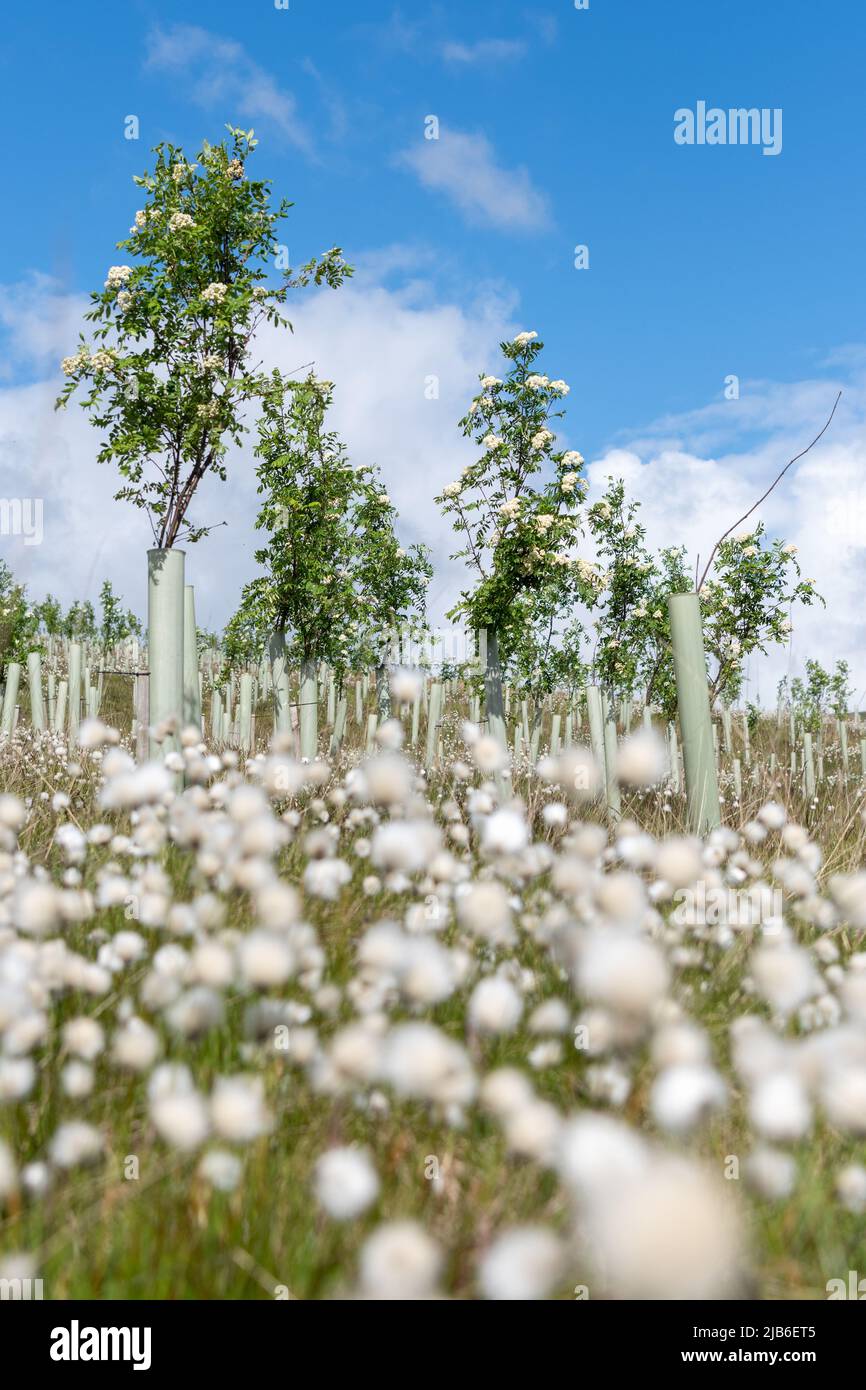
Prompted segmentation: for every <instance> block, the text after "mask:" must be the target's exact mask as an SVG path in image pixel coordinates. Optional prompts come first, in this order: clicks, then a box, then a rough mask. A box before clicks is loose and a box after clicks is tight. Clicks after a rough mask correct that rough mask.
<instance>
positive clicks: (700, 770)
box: [668, 593, 722, 835]
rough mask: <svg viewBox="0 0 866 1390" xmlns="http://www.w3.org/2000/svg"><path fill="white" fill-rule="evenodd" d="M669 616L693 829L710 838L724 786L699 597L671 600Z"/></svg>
mask: <svg viewBox="0 0 866 1390" xmlns="http://www.w3.org/2000/svg"><path fill="white" fill-rule="evenodd" d="M668 612H669V614H670V620H671V641H672V644H673V656H674V677H675V679H676V686H677V707H678V710H679V717H680V733H681V736H682V745H683V766H684V768H685V776H686V798H687V802H688V815H689V826H690V828H691V829H692V830H693V831H694V832H695V834H697V835H705V834H706V833H707V831H708V830H714V829H715V828H716V826H718V825H720V824H721V820H722V813H721V807H720V805H719V784H718V779H717V777H716V760H715V757H714V753H713V728H712V719H711V717H710V695H709V688H708V686H707V666H706V659H705V657H704V637H703V632H702V630H701V606H700V599H699V598H698V595H697V594H696V593H691V594H670V595H669V596H668Z"/></svg>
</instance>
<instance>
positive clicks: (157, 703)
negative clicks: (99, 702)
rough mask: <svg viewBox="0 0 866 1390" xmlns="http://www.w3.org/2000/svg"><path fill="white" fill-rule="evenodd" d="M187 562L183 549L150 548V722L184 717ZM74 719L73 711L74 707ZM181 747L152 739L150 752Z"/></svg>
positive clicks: (155, 724)
mask: <svg viewBox="0 0 866 1390" xmlns="http://www.w3.org/2000/svg"><path fill="white" fill-rule="evenodd" d="M184 562H185V556H184V552H183V551H182V550H173V549H172V550H149V551H148V552H147V646H148V659H149V663H150V726H151V728H152V729H155V728H157V727H158V726H159V725H160V724H162V723H164V722H165V721H166V720H170V719H174V720H177V721H181V720H182V719H183V706H184V690H183V627H184V623H183V618H184ZM70 719H71V711H70ZM176 747H177V740H176V739H175V738H174V737H172V738H169V739H166V740H165V742H164V743H163V744H162V745H161V746H160V744H158V743H157V742H156V741H155V740H154V739H151V744H150V756H151V757H152V758H155V757H158V756H159V754H160V753H161V752H168V751H169V750H170V749H173V748H176Z"/></svg>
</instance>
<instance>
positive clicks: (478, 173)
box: [397, 128, 550, 232]
mask: <svg viewBox="0 0 866 1390" xmlns="http://www.w3.org/2000/svg"><path fill="white" fill-rule="evenodd" d="M397 159H398V163H400V164H402V165H404V166H405V167H406V168H409V169H411V170H412V172H413V173H414V174H415V175H416V176H417V177H418V178H419V179H420V181H421V183H422V184H423V185H424V187H425V188H430V189H433V190H435V191H436V192H439V193H444V194H445V195H446V196H447V197H448V198H450V199H451V201H452V202H453V203H456V205H457V207H458V208H460V210H461V212H462V213H463V214H464V215H465V217H466V218H467V220H468V221H469V222H473V223H489V224H491V225H493V226H495V227H502V228H504V229H506V230H508V231H517V232H528V231H536V230H539V229H541V228H543V227H545V226H546V225H547V223H548V222H549V216H550V214H549V209H548V203H547V199H546V197H545V195H544V194H543V193H542V192H540V190H539V189H537V188H536V187H535V185H534V184H533V182H532V178H531V176H530V174H529V172H528V170H526V169H525V168H523V167H519V168H516V169H505V168H503V167H502V165H500V164H499V163H497V159H496V151H495V150H494V148H493V146H492V145H491V143H490V141H489V140H488V139H487V136H486V135H482V134H480V133H479V134H475V135H473V134H471V133H469V132H467V131H460V130H448V129H444V128H443V129H441V130H440V132H439V139H438V140H427V139H421V140H419V141H418V143H417V144H416V145H412V146H410V147H409V148H408V149H405V150H403V151H402V152H401V153H400V155H398V157H397Z"/></svg>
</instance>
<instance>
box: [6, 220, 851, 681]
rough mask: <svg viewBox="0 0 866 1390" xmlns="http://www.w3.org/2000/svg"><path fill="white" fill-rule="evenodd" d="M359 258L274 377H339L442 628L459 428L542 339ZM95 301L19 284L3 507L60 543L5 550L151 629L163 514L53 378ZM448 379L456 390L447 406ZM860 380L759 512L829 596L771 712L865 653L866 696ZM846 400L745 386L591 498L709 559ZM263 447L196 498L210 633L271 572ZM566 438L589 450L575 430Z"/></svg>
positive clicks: (353, 438)
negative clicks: (804, 676)
mask: <svg viewBox="0 0 866 1390" xmlns="http://www.w3.org/2000/svg"><path fill="white" fill-rule="evenodd" d="M356 259H359V270H358V275H357V277H356V278H355V279H354V280H353V281H351V282H349V283H348V284H347V285H346V286H344V287H343V288H342V289H340V290H337V291H330V290H321V291H316V292H314V293H312V294H309V295H306V296H301V297H299V298H298V299H297V301H296V302H295V303H294V304H293V306H292V309H291V317H292V322H293V325H294V330H295V331H294V333H293V334H290V333H286V332H278V331H277V330H274V329H268V330H267V332H266V333H263V334H262V335H261V338H260V341H259V343H258V344H257V347H258V350H259V355H260V356H261V357H262V358H263V360H264V364H265V366H266V367H270V366H279V367H280V368H282V369H283V370H284V371H290V370H293V369H295V368H297V367H298V366H299V365H300V364H302V363H307V362H310V361H314V362H315V370H316V371H317V373H319V374H320V375H321V376H324V377H327V378H328V379H330V380H333V381H334V382H335V383H336V388H335V405H334V412H333V425H334V428H335V429H337V430H339V431H340V433H341V434H342V435H343V437H344V438H345V440H346V442H347V444H348V447H349V451H350V456H351V457H352V458H353V460H354V461H356V462H359V463H378V464H379V465H380V466H381V468H382V471H383V475H384V478H385V481H386V483H387V486H388V489H389V492H390V493H391V495H392V497H393V498H394V501H395V503H396V505H397V507H398V510H399V512H400V528H401V534H402V535H403V536H404V538H405V539H406V540H407V541H415V540H418V541H423V542H425V543H426V544H428V545H430V546H431V548H432V550H433V558H434V564H435V567H436V573H435V577H434V581H433V586H432V590H431V616H432V618H433V620H434V622H436V623H437V624H438V623H441V622H442V618H443V614H444V612H445V610H446V609H447V608H448V607H449V606H450V605H451V604H452V603H453V602H454V601H455V600H456V598H457V595H458V592H459V589H460V586H461V584H462V583H463V582H464V578H465V570H464V568H463V566H462V562H453V563H452V562H449V560H448V556H449V554H450V553H451V551H452V550H454V549H456V548H457V546H456V543H455V542H456V538H455V536H454V535H453V533H452V532H451V529H450V526H449V525H448V524H447V523H446V522H445V521H444V520H443V518H442V517H441V516H440V515H439V513H438V510H437V509H436V507H435V506H434V504H433V497H434V495H435V494H436V493H438V492H439V491H441V489H442V487H443V485H444V484H445V483H446V482H449V481H451V480H452V479H454V478H456V477H458V476H459V474H460V471H461V469H462V468H463V467H464V466H465V464H466V463H467V462H469V461H470V460H471V459H472V458H473V451H472V446H471V443H470V442H469V441H467V440H464V439H463V438H462V437H461V435H460V434H459V431H458V429H457V421H458V420H459V419H460V417H461V416H462V415H463V413H464V411H465V408H466V405H467V403H468V401H469V399H470V397H471V396H472V395H473V394H474V392H475V389H476V386H477V379H478V375H479V373H481V372H483V371H484V370H488V369H495V368H496V363H497V357H498V346H497V345H498V343H499V342H500V340H502V339H503V338H507V337H510V336H512V335H513V332H514V331H515V327H523V325H522V324H517V325H515V323H514V322H513V319H514V310H515V307H516V306H515V301H514V298H513V297H510V296H509V295H508V294H506V293H504V292H502V291H500V292H499V293H498V294H497V293H491V291H490V289H489V288H488V287H485V288H484V290H483V291H479V292H478V293H477V299H476V300H475V301H472V300H471V299H467V298H463V297H461V296H460V295H459V294H457V293H455V295H454V302H450V303H443V302H441V301H437V300H436V298H435V297H434V295H433V292H432V290H431V287H430V282H429V271H428V263H427V260H426V257H425V255H424V253H423V252H421V251H418V250H417V249H413V248H411V247H404V246H396V247H390V248H385V249H384V250H382V251H380V252H377V253H376V254H375V255H372V256H370V257H361V258H356ZM386 278H387V279H388V280H389V284H388V285H385V284H383V283H382V281H383V280H384V279H386ZM392 280H393V281H394V282H395V286H394V287H391V285H390V282H391V281H392ZM400 282H402V283H400ZM84 307H85V301H84V299H83V297H82V296H80V295H65V294H64V293H63V291H62V290H61V288H60V287H58V286H57V285H56V284H55V283H54V282H52V281H49V280H48V279H47V278H45V277H33V278H32V279H31V280H30V281H28V282H27V283H26V284H25V285H19V286H11V287H0V321H2V322H3V323H4V324H6V325H7V327H8V328H9V330H10V333H9V335H7V337H8V342H7V345H6V348H5V352H4V357H5V359H6V360H7V361H8V362H9V363H10V366H11V369H12V371H13V373H14V379H16V380H17V379H18V378H19V377H20V375H21V373H22V372H23V371H25V370H26V371H29V373H30V375H31V377H33V376H34V375H37V376H38V379H37V380H36V381H35V382H34V383H33V384H30V385H11V384H7V385H5V386H0V497H6V498H14V497H40V498H42V499H43V504H44V533H45V539H44V543H43V544H42V545H41V546H27V545H25V544H24V542H23V538H15V537H8V536H6V537H0V555H2V557H3V558H4V559H5V560H7V561H8V563H9V564H10V565H11V567H12V569H13V572H14V573H15V574H16V575H17V576H19V577H20V578H21V579H23V580H25V581H26V582H27V584H28V586H29V590H30V592H31V594H32V595H33V596H34V597H42V596H43V595H44V594H45V592H46V591H48V590H51V591H53V592H55V593H58V594H60V595H61V596H62V597H63V599H64V601H65V602H67V603H69V602H70V601H71V600H72V599H73V598H81V599H84V598H89V599H91V600H92V601H95V600H96V599H97V596H98V590H99V585H100V583H101V581H102V579H103V578H104V577H106V576H108V577H110V578H111V580H112V582H113V584H114V586H115V588H116V589H118V590H119V591H120V592H121V593H122V594H123V595H124V597H125V599H126V601H127V602H129V603H131V604H132V605H133V606H134V607H135V608H136V611H137V612H139V613H140V614H142V615H143V614H144V611H145V576H146V567H145V561H144V552H145V550H146V549H147V547H148V546H149V545H150V544H152V541H151V537H150V534H149V531H148V527H147V523H146V520H145V518H144V516H143V514H142V513H139V512H137V511H136V510H135V509H134V508H133V507H131V506H130V505H129V504H128V503H123V502H115V501H114V500H113V494H114V492H115V491H116V489H117V487H118V479H117V475H116V472H115V470H114V469H113V468H112V467H110V466H107V465H106V466H101V465H99V464H97V463H96V452H97V447H98V442H99V436H98V434H97V433H96V432H95V431H94V430H92V429H91V427H90V426H89V425H88V423H87V419H86V417H85V415H84V412H83V411H81V410H80V409H79V408H78V407H77V405H76V404H75V403H74V401H73V403H72V404H70V406H69V407H68V409H67V410H66V411H63V412H59V413H55V412H54V409H53V403H54V398H55V396H56V394H57V389H58V385H59V376H58V374H57V371H56V366H53V365H52V374H51V376H50V377H48V375H47V371H46V364H47V363H51V364H56V362H57V361H58V360H59V358H60V357H61V356H62V355H63V354H64V353H65V352H67V351H68V350H69V348H70V347H71V346H72V345H73V344H74V342H75V338H76V335H77V329H78V326H79V322H80V314H81V311H82V309H83V308H84ZM12 330H14V333H13V332H12ZM40 373H41V375H40ZM432 377H437V378H438V389H439V396H438V399H433V400H429V399H427V398H426V395H425V386H427V385H428V380H429V378H432ZM840 384H842V385H844V389H845V394H844V396H843V400H842V403H841V405H840V407H839V410H838V411H837V415H836V418H835V419H834V421H833V424H832V426H831V428H830V430H829V431H828V433H827V435H826V436H825V437H824V439H823V440H822V441H821V443H820V444H819V445H817V446H816V448H815V449H814V450H813V451H812V452H811V453H810V454H808V455H807V457H806V458H804V459H803V460H801V461H800V463H798V464H797V465H795V467H794V468H792V469H791V472H790V473H789V474H788V476H787V477H786V478H785V479H784V480H783V481H782V483H781V484H780V485H779V487H778V488H777V489H776V491H775V492H774V493H773V494H772V496H771V497H770V499H768V501H767V502H766V503H765V504H764V505H763V506H762V507H761V509H760V512H759V513H758V515H759V516H760V517H761V518H762V519H763V520H764V521H765V522H766V524H767V527H768V529H769V530H770V531H771V533H772V534H774V535H777V536H781V537H784V538H785V539H787V540H791V541H793V542H794V543H795V544H796V545H797V546H798V547H799V552H800V553H799V558H800V561H801V564H802V569H803V573H804V575H808V576H809V577H810V578H813V579H814V580H815V581H816V583H817V586H818V589H819V590H820V592H821V593H822V594H823V595H824V596H825V598H826V600H827V609H826V610H824V609H821V608H815V609H811V610H810V609H805V610H802V609H801V610H799V611H795V613H794V614H793V618H794V634H793V642H792V648H791V651H790V652H789V651H788V650H787V649H785V648H783V649H776V651H775V652H774V653H773V654H772V656H771V657H770V658H768V659H764V658H760V659H755V660H753V662H752V666H751V669H750V673H749V674H750V679H751V684H750V687H749V690H750V694H751V695H752V696H754V695H755V694H756V693H760V696H761V699H762V701H763V702H764V703H765V704H772V703H773V700H774V696H775V685H776V681H777V680H778V678H779V676H780V675H782V674H785V673H786V672H787V670H788V669H789V667H790V669H792V670H794V671H797V670H800V669H802V666H803V663H804V661H805V659H806V657H807V656H815V657H817V658H818V659H819V660H820V661H822V663H823V664H824V665H832V664H833V662H834V661H835V660H836V659H837V658H840V657H845V658H847V659H848V660H849V661H850V662H851V664H852V668H853V672H854V678H855V682H856V687H857V691H858V693H859V692H861V691H863V690H864V688H866V655H864V653H866V605H864V603H863V593H864V592H866V382H864V379H863V378H862V377H861V376H857V375H853V374H852V377H851V378H850V379H846V380H843V381H842V382H841V383H840ZM836 388H837V383H836V382H834V381H805V382H800V383H794V384H788V385H779V384H777V383H743V384H742V385H741V398H740V400H739V401H738V402H726V403H724V404H723V405H710V406H708V407H705V408H704V409H702V410H697V411H693V412H690V413H689V414H687V415H684V416H680V417H674V416H672V417H667V418H665V419H663V420H661V421H658V422H654V423H653V424H652V425H650V426H649V427H648V428H647V429H646V430H644V431H643V432H642V434H641V436H640V438H639V439H630V440H622V441H621V442H620V443H618V444H617V446H616V447H611V448H610V449H608V450H607V451H605V452H604V453H602V454H601V455H599V456H597V457H596V458H595V459H594V460H593V461H592V462H591V464H590V465H589V476H590V482H591V496H592V497H595V496H598V495H599V493H600V491H601V490H602V489H603V488H604V486H605V480H606V478H607V475H608V474H612V475H613V476H615V477H622V478H624V480H625V482H626V485H627V489H628V492H629V493H630V495H632V496H634V497H635V498H637V499H638V500H639V501H641V502H642V513H641V519H642V520H643V522H644V523H645V524H646V526H647V528H648V532H649V542H650V544H651V545H652V546H653V547H656V548H658V547H661V546H665V545H677V544H681V543H685V544H686V545H687V546H688V547H689V551H690V554H691V557H692V562H693V563H694V559H695V556H696V554H697V553H698V552H700V554H701V555H703V556H704V557H706V556H708V555H709V553H710V550H711V548H712V545H713V543H714V541H715V540H716V539H717V538H718V537H719V535H720V534H721V532H722V531H724V530H725V529H726V527H727V526H728V525H730V524H731V523H732V522H734V521H736V520H737V518H738V517H739V516H741V515H742V513H743V512H745V511H746V510H747V509H748V507H749V506H751V504H752V503H753V502H754V501H755V500H756V498H757V497H759V496H760V494H761V492H762V491H763V490H764V488H765V487H766V486H767V484H768V483H769V482H770V481H771V480H772V478H773V477H774V476H775V475H776V473H777V472H778V471H779V469H780V468H781V466H782V464H784V463H785V462H786V461H787V459H788V458H790V457H791V456H792V455H793V454H795V453H797V452H798V450H799V449H801V448H802V447H803V445H804V444H806V443H808V442H809V440H810V439H811V438H812V437H813V436H814V434H815V433H816V432H817V430H818V428H819V427H820V426H821V425H822V424H823V422H824V419H825V418H826V415H827V413H828V410H829V406H830V405H831V404H832V401H833V397H834V395H835V392H836ZM250 423H253V422H250ZM566 429H567V422H566ZM710 439H712V440H713V445H712V447H705V446H706V443H707V441H708V440H710ZM254 440H255V436H254V434H252V435H249V436H247V439H246V442H245V445H244V447H243V448H242V449H241V450H239V451H237V452H235V453H234V454H233V455H232V456H231V457H230V459H229V481H228V482H227V483H226V484H221V483H219V482H218V481H209V482H208V483H207V485H206V486H205V487H204V488H203V489H202V491H201V494H200V497H199V498H198V499H197V502H196V508H195V515H196V518H197V520H198V521H200V522H201V523H203V524H206V525H212V524H213V523H216V522H220V521H222V520H223V519H226V520H227V521H228V523H229V524H228V526H226V527H224V528H220V529H219V530H216V531H214V532H213V534H212V535H211V536H210V537H208V538H207V539H206V540H204V541H202V542H201V543H200V544H199V545H197V546H191V547H189V548H188V552H187V564H188V574H189V578H190V581H191V582H194V583H195V585H196V590H197V595H198V599H197V602H198V613H199V621H200V622H201V623H202V624H203V625H204V626H207V627H215V628H220V627H222V625H223V624H224V622H225V620H226V618H227V617H228V616H229V614H230V613H231V612H232V611H233V608H234V607H235V605H236V603H237V599H238V596H239V593H240V590H241V587H242V585H243V584H244V582H245V581H246V580H247V579H249V578H250V577H251V576H252V575H253V574H254V573H255V568H256V567H255V562H254V559H253V552H254V549H255V547H256V544H257V543H258V537H257V533H256V532H255V531H254V528H253V521H254V518H255V514H256V510H257V506H258V500H259V499H258V498H257V495H256V489H255V461H254V459H253V455H252V448H253V444H254ZM564 442H565V443H571V444H573V445H574V446H577V445H579V444H580V440H579V439H569V438H568V436H567V433H566V435H565V436H564Z"/></svg>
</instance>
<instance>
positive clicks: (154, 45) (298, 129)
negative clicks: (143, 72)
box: [146, 24, 315, 158]
mask: <svg viewBox="0 0 866 1390" xmlns="http://www.w3.org/2000/svg"><path fill="white" fill-rule="evenodd" d="M146 66H147V67H148V68H150V69H152V70H154V71H157V72H165V73H169V74H171V75H172V76H173V77H175V78H182V79H184V80H185V81H186V80H189V81H190V82H191V86H190V87H189V88H188V94H189V96H190V97H191V98H192V100H193V101H194V102H195V103H196V104H197V105H198V106H201V107H202V108H204V109H205V110H209V109H211V108H213V107H214V106H217V105H218V106H219V107H220V108H221V110H223V111H226V110H227V111H228V115H229V116H230V118H231V119H232V120H233V122H234V123H235V124H237V123H238V122H239V120H240V119H241V118H243V119H245V120H262V119H266V120H268V121H269V122H271V123H272V124H273V125H274V127H275V128H276V129H277V130H279V131H281V132H282V134H283V135H284V136H285V138H286V139H287V140H289V141H290V143H291V144H293V145H295V146H296V147H297V148H298V149H300V150H302V151H303V152H304V153H305V154H306V155H308V156H309V157H311V158H313V157H315V149H314V142H313V138H312V135H311V133H310V131H309V130H308V129H307V127H306V125H305V124H304V122H303V121H302V120H301V118H300V117H299V115H298V106H297V102H296V100H295V98H294V97H293V95H292V93H291V92H289V91H287V90H286V89H285V88H284V87H281V86H280V85H279V84H278V83H277V82H276V80H275V79H274V78H273V77H272V76H271V74H270V73H269V72H267V71H266V70H265V69H264V68H263V67H261V66H260V64H259V63H257V62H256V61H255V59H253V58H251V57H250V55H249V53H248V52H247V51H246V49H245V48H244V47H243V45H242V44H240V43H237V42H236V41H235V40H234V39H224V38H221V37H220V36H219V35H218V34H212V33H211V32H210V31H209V30H207V29H201V28H199V27H198V26H197V25H193V24H174V25H172V26H171V27H170V28H168V29H159V28H157V29H154V30H153V31H152V32H151V33H150V35H149V36H148V43H147V58H146Z"/></svg>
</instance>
